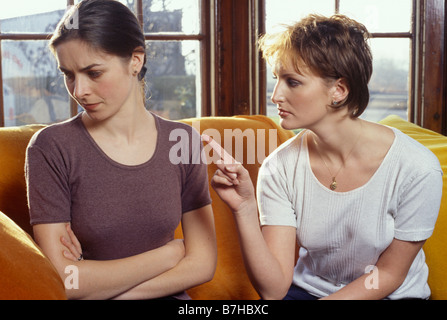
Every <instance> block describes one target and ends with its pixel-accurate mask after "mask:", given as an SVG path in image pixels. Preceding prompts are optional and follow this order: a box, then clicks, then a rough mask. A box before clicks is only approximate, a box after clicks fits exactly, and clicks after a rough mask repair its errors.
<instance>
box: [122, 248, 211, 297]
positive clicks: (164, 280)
mask: <svg viewBox="0 0 447 320" xmlns="http://www.w3.org/2000/svg"><path fill="white" fill-rule="evenodd" d="M213 261H214V259H213V258H212V257H210V258H209V259H198V258H197V257H191V256H189V257H188V256H187V257H185V258H184V259H182V260H181V261H180V262H179V263H178V264H177V265H176V266H175V267H174V268H172V269H170V270H168V271H167V272H165V273H163V274H160V275H159V276H157V277H154V278H153V279H150V280H148V281H146V282H144V283H142V284H140V285H138V286H136V287H134V288H132V289H130V290H128V291H127V292H125V293H123V294H121V295H119V296H116V297H115V298H114V299H117V300H143V299H156V298H161V297H167V296H172V295H175V294H177V293H180V292H183V291H186V290H188V289H190V288H193V287H195V286H198V285H200V284H202V283H205V282H208V281H210V280H211V279H212V278H213V275H214V271H215V262H213Z"/></svg>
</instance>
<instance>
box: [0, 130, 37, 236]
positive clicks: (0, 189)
mask: <svg viewBox="0 0 447 320" xmlns="http://www.w3.org/2000/svg"><path fill="white" fill-rule="evenodd" d="M43 127H44V126H43V125H30V126H21V127H10V128H0V168H1V170H0V211H2V212H3V213H5V214H6V215H7V216H8V217H9V218H11V219H12V220H13V221H14V222H16V223H17V224H18V225H19V226H20V227H21V228H22V229H23V230H25V231H26V232H27V233H29V234H30V235H32V234H33V233H32V228H31V225H30V221H29V213H28V206H27V200H26V191H25V190H26V188H25V184H26V183H25V171H24V168H25V152H26V147H27V145H28V142H29V140H30V139H31V137H32V135H33V134H34V133H35V132H36V131H38V130H39V129H41V128H43Z"/></svg>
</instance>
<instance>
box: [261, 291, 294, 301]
mask: <svg viewBox="0 0 447 320" xmlns="http://www.w3.org/2000/svg"><path fill="white" fill-rule="evenodd" d="M288 291H289V290H288V288H287V290H277V291H275V292H274V291H270V292H268V291H265V292H258V294H259V296H260V297H261V299H262V300H273V301H275V300H282V299H284V297H285V296H286V295H287V292H288Z"/></svg>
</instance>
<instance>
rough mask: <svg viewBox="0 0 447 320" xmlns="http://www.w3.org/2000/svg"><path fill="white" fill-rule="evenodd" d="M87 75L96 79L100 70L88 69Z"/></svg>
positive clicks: (99, 74)
mask: <svg viewBox="0 0 447 320" xmlns="http://www.w3.org/2000/svg"><path fill="white" fill-rule="evenodd" d="M88 76H89V77H90V78H92V79H96V78H98V77H99V76H101V72H100V71H89V73H88Z"/></svg>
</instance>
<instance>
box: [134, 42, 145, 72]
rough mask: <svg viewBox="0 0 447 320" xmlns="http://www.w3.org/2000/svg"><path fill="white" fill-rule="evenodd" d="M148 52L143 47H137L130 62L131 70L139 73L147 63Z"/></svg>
mask: <svg viewBox="0 0 447 320" xmlns="http://www.w3.org/2000/svg"><path fill="white" fill-rule="evenodd" d="M145 56H146V52H145V51H144V48H143V47H138V48H136V49H135V50H134V51H133V53H132V58H131V62H130V67H131V70H132V71H131V72H132V73H136V74H139V73H140V71H141V69H142V68H143V66H144V63H145Z"/></svg>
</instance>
